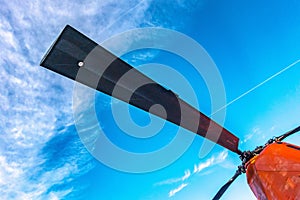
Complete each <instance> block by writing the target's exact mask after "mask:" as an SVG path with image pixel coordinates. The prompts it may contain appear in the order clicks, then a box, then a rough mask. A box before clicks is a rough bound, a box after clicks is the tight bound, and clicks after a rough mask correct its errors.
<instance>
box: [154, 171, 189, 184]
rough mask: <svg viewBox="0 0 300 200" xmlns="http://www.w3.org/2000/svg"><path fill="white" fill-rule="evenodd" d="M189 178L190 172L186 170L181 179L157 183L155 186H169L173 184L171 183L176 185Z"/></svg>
mask: <svg viewBox="0 0 300 200" xmlns="http://www.w3.org/2000/svg"><path fill="white" fill-rule="evenodd" d="M190 176H191V171H190V170H189V169H188V170H185V171H184V175H183V176H182V177H178V178H171V179H167V180H164V181H161V182H158V183H156V184H155V185H169V184H173V183H178V182H181V181H185V180H187V179H188V178H189V177H190Z"/></svg>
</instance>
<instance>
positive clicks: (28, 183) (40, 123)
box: [0, 0, 149, 199]
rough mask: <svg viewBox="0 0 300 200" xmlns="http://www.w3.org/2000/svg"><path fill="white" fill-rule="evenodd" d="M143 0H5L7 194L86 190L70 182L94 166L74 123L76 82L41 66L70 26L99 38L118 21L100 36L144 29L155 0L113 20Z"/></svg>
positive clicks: (2, 154)
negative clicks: (54, 44) (143, 23)
mask: <svg viewBox="0 0 300 200" xmlns="http://www.w3.org/2000/svg"><path fill="white" fill-rule="evenodd" d="M0 1H1V0H0ZM137 2H138V1H133V0H132V1H126V2H119V1H115V0H111V1H105V2H100V3H95V1H90V0H86V1H83V2H80V3H76V2H74V1H70V0H69V1H64V2H61V1H57V0H54V1H20V2H16V1H1V8H0V13H1V15H0V37H1V40H0V47H1V54H0V80H1V84H0V113H1V115H0V196H1V198H2V199H62V198H66V197H71V196H72V194H73V193H74V192H75V193H76V192H78V190H80V188H76V187H74V186H73V184H69V183H71V182H72V181H74V180H75V179H76V178H77V177H79V176H81V175H82V174H84V173H86V172H87V171H89V170H90V169H91V168H92V167H93V162H92V158H91V156H90V155H89V154H88V153H87V151H86V150H85V149H84V147H83V145H82V144H81V142H80V140H79V138H78V136H77V135H76V131H75V128H74V125H73V121H72V104H71V102H72V89H70V88H72V86H73V85H72V82H71V81H68V80H66V79H64V78H62V77H60V76H57V75H54V74H53V73H52V72H49V71H46V70H45V69H42V68H40V67H39V66H38V63H39V61H40V59H41V57H42V55H43V54H44V52H45V50H46V49H47V48H48V47H49V46H50V44H51V42H52V41H53V40H54V39H55V38H56V37H57V34H58V33H59V32H60V31H61V29H62V28H63V27H64V26H65V25H66V24H72V25H75V26H77V27H80V29H81V30H84V31H85V32H86V33H87V34H89V35H91V36H92V37H94V38H97V39H99V35H98V34H99V33H100V31H101V30H103V29H104V28H105V27H106V26H107V25H108V24H110V23H112V22H113V24H112V25H111V26H110V27H109V29H106V31H105V33H104V32H103V34H102V35H101V37H102V38H101V39H104V38H105V37H109V36H110V35H111V34H115V33H118V32H121V31H124V30H127V29H129V28H134V27H136V26H138V25H139V23H141V20H143V13H144V12H145V10H146V9H147V7H148V6H149V1H144V2H143V3H141V4H140V5H139V6H138V7H137V9H135V12H132V13H128V12H127V13H126V14H125V15H126V16H127V17H126V18H125V16H124V18H122V19H121V18H120V19H118V21H117V22H114V21H115V19H116V18H117V17H119V16H121V15H122V13H123V15H124V10H128V9H130V8H132V7H133V5H136V4H137ZM112 8H113V9H112ZM128 16H130V17H128ZM91 33H93V34H91ZM98 41H99V40H98Z"/></svg>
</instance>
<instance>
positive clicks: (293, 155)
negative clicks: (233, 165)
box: [246, 142, 300, 200]
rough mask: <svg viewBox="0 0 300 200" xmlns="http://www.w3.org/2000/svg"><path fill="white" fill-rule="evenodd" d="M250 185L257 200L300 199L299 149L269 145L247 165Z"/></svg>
mask: <svg viewBox="0 0 300 200" xmlns="http://www.w3.org/2000/svg"><path fill="white" fill-rule="evenodd" d="M246 169H247V170H246V174H247V181H248V184H249V186H250V188H251V190H252V191H253V193H254V194H255V196H256V198H257V199H258V200H300V147H299V146H296V145H293V144H288V143H284V142H274V143H272V144H270V145H268V146H267V147H266V148H265V149H264V150H263V151H262V152H261V153H260V154H259V155H256V156H254V157H253V158H252V159H251V160H250V161H249V162H248V163H247V164H246Z"/></svg>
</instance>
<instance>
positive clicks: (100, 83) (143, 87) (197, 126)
mask: <svg viewBox="0 0 300 200" xmlns="http://www.w3.org/2000/svg"><path fill="white" fill-rule="evenodd" d="M41 66H43V67H45V68H47V69H50V70H52V71H54V72H56V73H59V74H61V75H63V76H66V77H68V78H70V79H73V80H76V81H78V82H80V83H83V84H85V85H87V86H90V87H92V88H94V89H96V90H98V91H100V92H103V93H105V94H108V95H110V96H113V97H115V98H118V99H120V100H122V101H125V102H127V103H129V104H131V105H133V106H136V107H138V108H140V109H142V110H144V111H146V112H150V113H152V114H154V115H157V116H159V117H161V118H163V119H166V120H168V121H170V122H172V123H174V124H177V125H179V126H181V127H183V128H185V129H187V130H190V131H192V132H194V133H197V134H198V135H201V136H202V137H206V138H207V139H209V140H211V141H213V142H216V143H217V144H219V145H221V146H223V147H225V148H227V149H229V150H231V151H233V152H236V153H240V151H239V150H238V142H239V139H238V138H237V137H236V136H234V135H233V134H232V133H230V132H229V131H228V130H226V129H225V128H223V127H221V126H220V125H218V124H217V123H216V122H214V121H212V120H211V119H210V118H208V117H207V116H205V115H204V114H203V113H201V112H199V111H198V110H196V109H195V108H193V107H192V106H190V105H189V104H187V103H186V102H184V101H183V100H182V99H180V98H179V97H178V96H177V95H176V94H175V93H173V92H172V91H171V90H167V89H165V88H164V87H162V86H161V85H159V84H158V83H156V82H154V81H153V80H152V79H150V78H148V77H147V76H145V75H144V74H142V73H140V72H139V71H138V70H136V69H134V68H133V67H131V66H130V65H129V64H127V63H126V62H124V61H123V60H121V59H120V58H118V57H116V56H115V55H113V54H112V53H110V52H109V51H107V50H106V49H104V48H103V47H101V46H100V45H98V44H97V43H95V42H94V41H92V40H90V39H89V38H87V37H86V36H84V35H83V34H81V33H79V32H78V31H77V30H75V29H74V28H72V27H70V26H66V27H65V29H64V30H63V32H62V33H61V35H60V36H59V37H58V39H57V40H56V41H55V43H54V44H53V45H52V47H51V48H50V49H49V51H48V52H47V54H46V55H45V57H44V58H43V60H42V61H41ZM156 104H159V105H161V106H163V107H164V109H165V112H162V109H159V107H155V106H154V107H152V106H153V105H156ZM150 108H151V109H150Z"/></svg>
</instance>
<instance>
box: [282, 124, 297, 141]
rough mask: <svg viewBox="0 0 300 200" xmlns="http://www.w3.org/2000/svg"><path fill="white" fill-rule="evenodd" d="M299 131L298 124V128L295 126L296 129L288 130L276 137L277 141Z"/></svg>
mask: <svg viewBox="0 0 300 200" xmlns="http://www.w3.org/2000/svg"><path fill="white" fill-rule="evenodd" d="M299 131H300V126H298V127H297V128H295V129H293V130H291V131H289V132H287V133H285V134H283V135H281V136H278V137H276V141H282V140H284V139H285V138H287V137H288V136H290V135H293V134H294V133H297V132H299Z"/></svg>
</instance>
